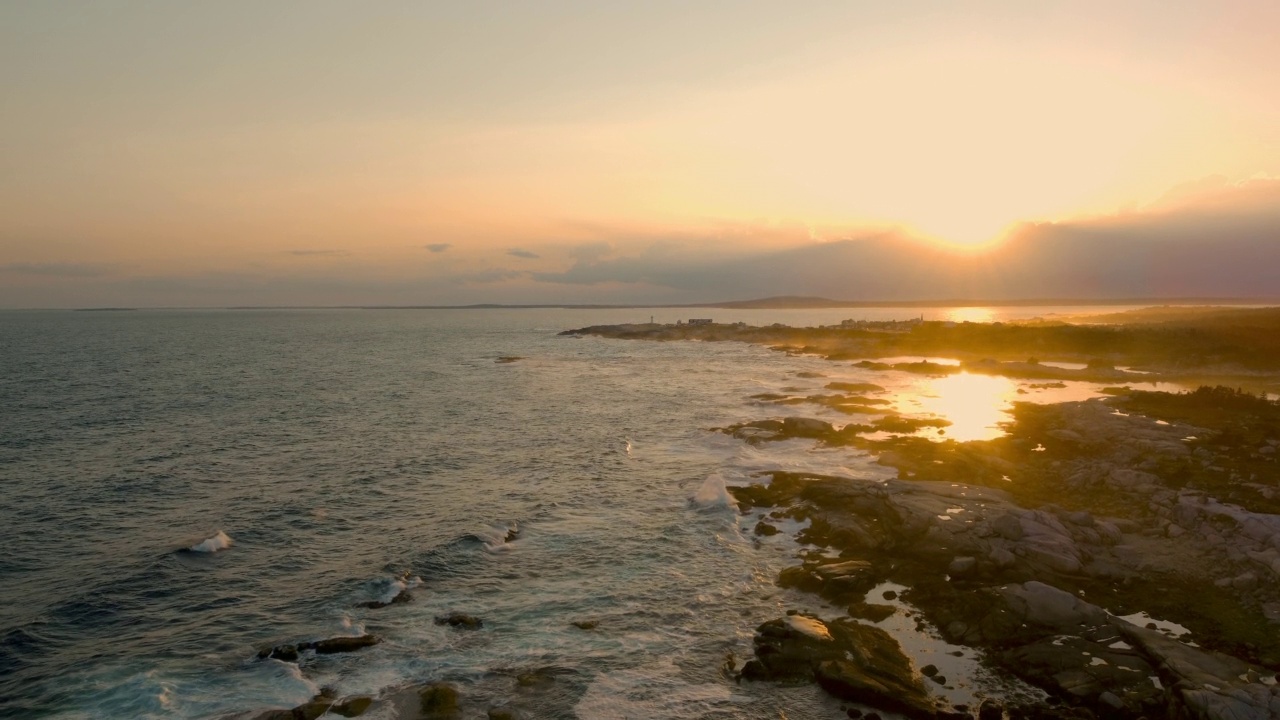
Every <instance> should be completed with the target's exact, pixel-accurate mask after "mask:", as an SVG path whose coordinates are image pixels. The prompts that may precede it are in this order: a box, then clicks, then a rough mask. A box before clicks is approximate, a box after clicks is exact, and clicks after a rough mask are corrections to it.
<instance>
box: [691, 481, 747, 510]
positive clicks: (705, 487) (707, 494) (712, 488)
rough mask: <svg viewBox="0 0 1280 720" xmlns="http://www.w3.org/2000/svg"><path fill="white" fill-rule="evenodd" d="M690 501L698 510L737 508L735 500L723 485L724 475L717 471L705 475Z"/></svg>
mask: <svg viewBox="0 0 1280 720" xmlns="http://www.w3.org/2000/svg"><path fill="white" fill-rule="evenodd" d="M690 502H692V503H693V504H694V505H695V506H696V507H697V508H699V509H700V510H737V509H738V503H737V501H735V500H734V499H733V496H732V495H730V494H729V488H728V487H727V486H726V485H725V482H724V476H723V475H721V474H720V473H718V472H713V473H711V474H710V475H707V478H706V479H705V480H703V481H702V485H701V486H700V487H698V491H697V492H696V493H694V494H693V497H692V498H691V499H690Z"/></svg>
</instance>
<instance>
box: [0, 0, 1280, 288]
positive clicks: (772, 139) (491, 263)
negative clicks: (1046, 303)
mask: <svg viewBox="0 0 1280 720" xmlns="http://www.w3.org/2000/svg"><path fill="white" fill-rule="evenodd" d="M460 5H465V7H463V6H460ZM1116 5H1117V4H1115V3H1102V2H1096V3H1095V2H1082V3H1072V4H1070V5H1069V6H1065V5H1064V6H1062V7H1056V8H1050V7H1046V6H1042V4H1039V3H1037V4H1030V3H1021V2H974V3H955V4H948V5H945V6H941V7H940V6H938V4H936V3H931V2H919V1H908V2H902V3H897V4H894V6H893V7H878V6H877V5H876V4H860V3H846V2H814V3H809V4H805V5H803V6H800V7H799V8H792V9H790V10H787V9H784V8H783V7H782V6H780V5H777V4H775V3H767V2H701V3H683V2H680V3H677V2H655V3H642V4H637V5H636V6H633V7H617V6H614V5H613V4H608V5H606V4H600V3H587V2H545V3H539V4H536V5H535V4H524V5H519V6H515V5H512V4H503V3H483V2H482V3H469V4H446V3H417V2H382V3H371V4H362V5H355V4H348V3H338V2H300V1H297V2H290V1H284V0H282V1H281V2H275V3H268V4H261V3H250V2H226V3H216V4H202V5H194V4H185V3H184V4H170V3H160V2H143V1H141V0H136V1H133V2H128V1H121V2H116V3H111V4H95V3H88V2H79V3H76V2H73V3H58V4H53V3H11V4H8V5H6V6H5V7H3V8H0V82H2V83H3V86H4V88H5V92H4V93H2V94H0V130H3V132H4V136H5V138H6V142H5V143H4V144H3V145H0V270H3V269H4V268H9V269H10V270H11V271H12V272H11V273H10V274H11V275H12V274H13V273H14V272H16V271H18V270H21V271H23V272H24V273H25V275H24V279H22V282H27V283H32V284H33V285H32V286H33V287H34V286H35V285H34V284H36V283H45V284H47V283H50V282H55V281H54V280H50V279H49V278H50V277H53V276H56V275H58V274H59V273H60V272H61V273H63V274H64V275H66V276H69V277H75V276H76V273H81V275H82V276H87V275H88V274H94V273H96V274H100V275H110V276H113V277H131V278H140V279H144V280H146V281H147V282H150V283H152V285H154V286H155V287H157V288H160V287H162V286H163V285H164V283H177V284H181V283H183V282H186V281H185V280H182V279H183V278H195V277H197V276H199V277H200V278H203V279H202V280H200V282H206V283H211V285H210V287H211V288H212V286H213V285H212V284H216V283H217V282H221V281H218V280H216V278H218V277H243V276H247V275H253V274H257V275H260V276H263V277H277V276H291V277H292V276H307V277H324V278H329V279H332V280H333V281H334V282H340V283H341V285H342V288H343V290H342V292H346V293H349V297H350V298H361V297H366V296H370V297H372V295H368V293H371V292H374V291H373V290H371V288H375V287H377V286H378V285H379V284H380V283H385V282H401V283H407V282H410V281H414V282H416V281H418V280H426V281H431V282H434V283H436V284H435V285H432V286H431V288H430V289H422V290H415V291H414V292H416V293H418V294H412V293H410V292H409V291H408V290H406V291H405V294H404V295H403V297H402V299H403V300H405V301H417V302H449V301H451V299H452V298H454V297H458V298H461V299H463V300H464V301H465V300H468V299H471V298H469V297H468V296H466V295H465V294H459V293H460V291H459V290H458V288H459V287H463V286H466V285H468V283H503V282H509V283H512V284H523V285H521V286H520V287H521V288H523V289H522V290H521V289H519V288H517V290H512V293H513V294H512V295H511V297H513V298H527V299H528V300H530V301H541V300H546V299H549V298H554V297H559V296H558V295H556V294H555V293H554V292H553V290H552V289H543V290H539V289H538V287H537V285H538V284H537V283H536V282H534V281H532V280H530V279H529V273H531V272H535V271H536V272H561V271H563V270H565V269H566V268H567V267H569V266H570V265H571V264H572V263H574V262H575V261H576V260H579V259H581V258H582V257H583V256H584V253H585V254H588V255H590V254H593V253H594V254H596V255H599V256H605V255H607V254H609V253H621V252H627V251H630V252H633V253H634V254H636V255H645V254H652V253H655V252H657V253H661V252H663V248H666V247H670V246H679V247H682V248H685V250H686V251H687V252H693V253H703V254H705V255H708V256H713V255H715V254H716V253H717V252H720V251H721V250H722V249H724V248H734V249H742V248H746V247H760V248H786V247H796V246H799V245H802V244H805V243H811V242H814V241H824V240H835V239H839V238H842V237H847V236H849V234H851V233H856V232H861V231H864V230H865V229H866V228H902V229H904V230H905V231H906V232H909V233H914V234H917V235H920V236H924V237H928V238H932V239H935V240H938V241H941V242H944V243H953V244H960V245H974V244H979V243H984V242H990V241H992V240H994V239H998V238H999V237H1000V236H1001V235H1002V233H1003V232H1004V231H1005V229H1007V228H1008V227H1009V226H1010V225H1011V224H1013V223H1017V222H1021V221H1028V220H1031V221H1044V220H1052V221H1057V220H1067V219H1071V218H1075V217H1079V216H1088V215H1107V214H1114V213H1116V212H1118V211H1121V210H1125V209H1133V208H1141V207H1144V206H1147V205H1149V204H1151V203H1153V202H1155V201H1157V200H1159V199H1160V198H1161V197H1162V196H1163V195H1164V194H1165V193H1166V192H1167V191H1168V190H1169V189H1170V188H1172V187H1175V186H1178V185H1180V184H1182V183H1185V182H1187V181H1193V180H1197V179H1200V178H1203V177H1205V176H1208V175H1214V174H1220V175H1224V176H1226V177H1227V178H1228V179H1230V180H1232V181H1239V180H1244V179H1246V178H1249V177H1253V176H1255V175H1257V174H1259V173H1260V174H1262V175H1263V176H1272V177H1274V176H1277V175H1280V93H1276V92H1275V85H1274V84H1275V77H1277V74H1280V47H1278V46H1276V45H1275V43H1274V42H1272V40H1273V37H1272V29H1273V28H1274V27H1277V26H1280V5H1276V4H1274V3H1270V2H1261V1H1259V2H1251V1H1250V2H1245V1H1241V2H1228V3H1215V2H1208V1H1205V2H1191V3H1180V4H1177V6H1176V7H1175V6H1173V5H1171V4H1168V3H1157V2H1133V3H1124V4H1122V5H1123V7H1116ZM210 278H213V279H210ZM3 281H4V280H3V278H0V282H3ZM9 281H10V282H17V280H14V279H13V278H10V279H9ZM193 282H194V281H193ZM228 282H230V281H228ZM557 291H558V290H557ZM156 292H160V291H159V290H157V291H156ZM210 292H211V293H214V291H213V290H212V289H211V290H210ZM335 292H336V291H335ZM520 292H525V294H524V295H520V294H519V293H520ZM583 292H585V290H584V291H583ZM361 293H365V294H364V295H362V294H361ZM539 293H541V294H539ZM214 294H216V293H214ZM214 294H211V295H210V298H212V297H214ZM68 297H69V298H71V299H69V300H68V302H71V303H74V302H75V300H74V297H73V295H69V296H68ZM396 297H401V296H396ZM211 301H212V300H211ZM334 302H337V303H341V302H344V299H343V297H341V296H338V295H335V296H334Z"/></svg>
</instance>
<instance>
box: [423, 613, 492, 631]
mask: <svg viewBox="0 0 1280 720" xmlns="http://www.w3.org/2000/svg"><path fill="white" fill-rule="evenodd" d="M435 623H436V624H437V625H448V626H449V627H456V628H462V629H463V630H479V629H480V628H482V627H484V621H483V620H481V619H480V618H478V617H476V616H474V615H467V614H466V613H459V612H455V613H449V614H448V615H439V616H437V617H436V618H435Z"/></svg>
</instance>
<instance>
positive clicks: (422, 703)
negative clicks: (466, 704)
mask: <svg viewBox="0 0 1280 720" xmlns="http://www.w3.org/2000/svg"><path fill="white" fill-rule="evenodd" d="M418 701H419V709H420V710H421V712H422V714H423V716H424V717H427V718H433V719H434V718H452V717H457V715H458V691H457V690H456V689H455V688H454V687H453V686H452V685H450V684H448V683H431V684H430V685H426V686H424V687H422V688H420V689H419V690H418Z"/></svg>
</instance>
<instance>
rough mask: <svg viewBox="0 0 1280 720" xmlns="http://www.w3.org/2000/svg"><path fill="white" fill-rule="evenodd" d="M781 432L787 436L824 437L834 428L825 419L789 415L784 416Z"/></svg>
mask: <svg viewBox="0 0 1280 720" xmlns="http://www.w3.org/2000/svg"><path fill="white" fill-rule="evenodd" d="M781 432H782V434H783V435H785V436H787V437H803V438H823V437H826V436H828V435H830V434H831V433H832V432H834V428H832V427H831V423H829V422H826V421H825V420H818V419H816V418H802V417H789V418H783V420H782V431H781Z"/></svg>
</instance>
